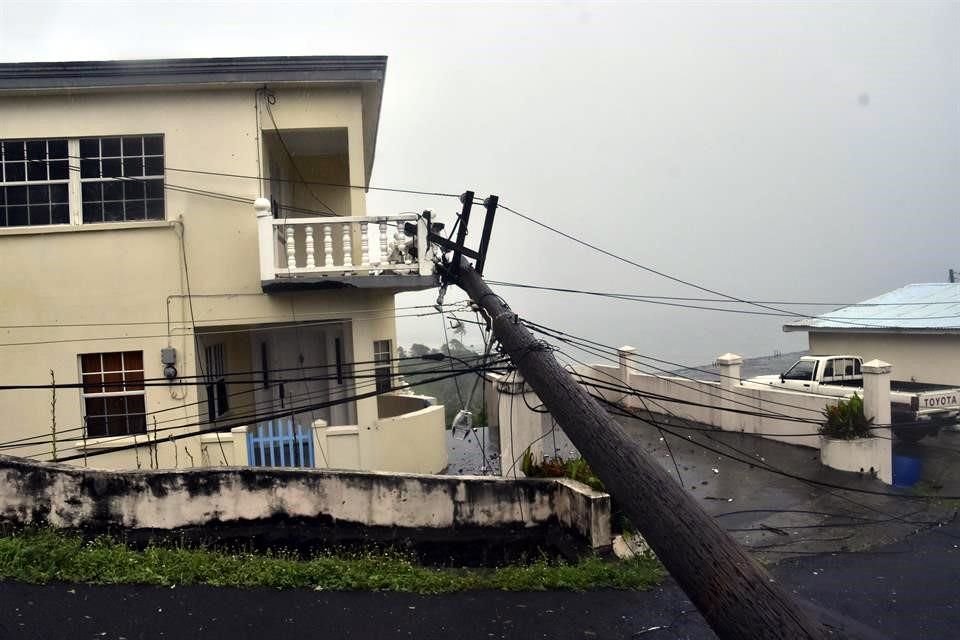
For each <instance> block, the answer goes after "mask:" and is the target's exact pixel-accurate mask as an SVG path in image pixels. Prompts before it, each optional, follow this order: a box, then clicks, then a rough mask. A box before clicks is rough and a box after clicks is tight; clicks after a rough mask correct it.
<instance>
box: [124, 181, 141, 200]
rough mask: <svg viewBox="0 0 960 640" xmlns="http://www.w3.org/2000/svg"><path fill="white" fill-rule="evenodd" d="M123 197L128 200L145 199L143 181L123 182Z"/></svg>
mask: <svg viewBox="0 0 960 640" xmlns="http://www.w3.org/2000/svg"><path fill="white" fill-rule="evenodd" d="M123 197H124V198H125V199H127V200H142V199H143V181H142V180H127V181H126V182H124V183H123Z"/></svg>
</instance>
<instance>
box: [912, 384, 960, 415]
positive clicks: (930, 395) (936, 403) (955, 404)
mask: <svg viewBox="0 0 960 640" xmlns="http://www.w3.org/2000/svg"><path fill="white" fill-rule="evenodd" d="M910 404H911V405H912V406H911V408H912V409H913V410H914V411H917V412H919V413H932V412H940V411H955V410H956V409H958V408H960V389H944V390H940V391H922V392H920V393H917V394H914V396H913V398H912V401H911V403H910Z"/></svg>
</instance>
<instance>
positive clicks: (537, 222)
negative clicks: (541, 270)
mask: <svg viewBox="0 0 960 640" xmlns="http://www.w3.org/2000/svg"><path fill="white" fill-rule="evenodd" d="M499 206H500V208H501V209H504V210H506V211H509V212H510V213H512V214H514V215H515V216H518V217H520V218H522V219H524V220H526V221H528V222H531V223H533V224H535V225H537V226H539V227H541V228H543V229H546V230H548V231H550V232H552V233H555V234H557V235H559V236H562V237H564V238H566V239H568V240H571V241H573V242H575V243H577V244H579V245H582V246H584V247H587V248H588V249H592V250H593V251H596V252H598V253H602V254H603V255H605V256H608V257H610V258H613V259H614V260H618V261H620V262H623V263H625V264H628V265H630V266H632V267H636V268H637V269H641V270H643V271H646V272H648V273H652V274H654V275H656V276H659V277H661V278H665V279H667V280H671V281H673V282H676V283H678V284H682V285H686V286H688V287H692V288H694V289H699V290H700V291H703V292H705V293H709V294H712V295H715V296H722V297H724V298H727V299H728V300H731V301H733V302H739V303H742V304H746V305H751V306H754V307H759V308H761V309H764V310H766V311H774V312H776V313H778V314H788V315H793V316H799V317H804V318H809V319H816V316H811V315H807V314H795V313H791V312H790V311H789V310H786V309H781V308H778V307H774V306H770V305H768V304H764V303H760V302H754V301H751V300H747V299H744V298H740V297H737V296H734V295H730V294H728V293H724V292H722V291H718V290H716V289H711V288H709V287H706V286H703V285H701V284H697V283H695V282H691V281H689V280H684V279H683V278H680V277H677V276H674V275H670V274H668V273H665V272H663V271H660V270H658V269H655V268H653V267H650V266H647V265H645V264H641V263H639V262H636V261H634V260H631V259H629V258H625V257H623V256H620V255H617V254H616V253H613V252H612V251H608V250H606V249H603V248H601V247H599V246H597V245H595V244H592V243H590V242H587V241H586V240H583V239H581V238H578V237H576V236H574V235H571V234H569V233H566V232H565V231H561V230H560V229H558V228H556V227H552V226H550V225H548V224H547V223H545V222H541V221H540V220H537V219H536V218H534V217H532V216H529V215H526V214H524V213H520V212H519V211H517V210H516V209H512V208H510V207H508V206H506V205H504V204H503V203H500V205H499ZM835 321H836V322H838V323H841V324H849V325H851V326H857V327H871V326H872V325H864V324H862V323H857V322H849V321H845V320H835Z"/></svg>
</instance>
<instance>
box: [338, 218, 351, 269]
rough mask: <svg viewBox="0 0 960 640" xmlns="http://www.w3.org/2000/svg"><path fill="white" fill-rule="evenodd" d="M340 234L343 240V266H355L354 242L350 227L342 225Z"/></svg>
mask: <svg viewBox="0 0 960 640" xmlns="http://www.w3.org/2000/svg"><path fill="white" fill-rule="evenodd" d="M340 233H341V236H342V238H343V266H345V267H352V266H353V240H352V238H351V237H350V225H349V224H341V225H340Z"/></svg>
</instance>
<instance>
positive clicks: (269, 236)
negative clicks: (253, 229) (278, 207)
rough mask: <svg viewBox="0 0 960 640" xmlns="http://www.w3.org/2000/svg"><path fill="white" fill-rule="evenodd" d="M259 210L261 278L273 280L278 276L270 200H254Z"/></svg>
mask: <svg viewBox="0 0 960 640" xmlns="http://www.w3.org/2000/svg"><path fill="white" fill-rule="evenodd" d="M253 209H254V211H256V212H257V236H258V243H259V247H260V280H261V281H267V280H273V279H274V278H275V277H276V272H275V271H276V264H277V262H276V257H275V256H274V255H273V247H274V242H273V211H272V209H271V207H270V201H269V200H267V199H266V198H257V199H256V200H255V201H254V202H253Z"/></svg>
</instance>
